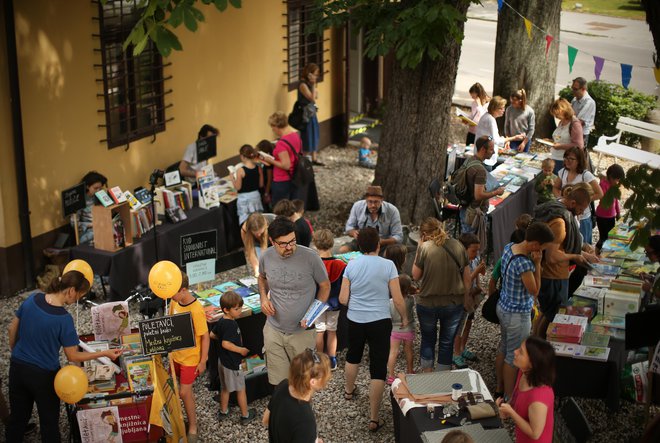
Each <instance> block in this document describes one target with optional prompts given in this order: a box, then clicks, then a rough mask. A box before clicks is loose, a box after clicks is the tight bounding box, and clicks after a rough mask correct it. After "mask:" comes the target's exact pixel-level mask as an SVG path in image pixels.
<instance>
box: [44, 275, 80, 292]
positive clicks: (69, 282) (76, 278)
mask: <svg viewBox="0 0 660 443" xmlns="http://www.w3.org/2000/svg"><path fill="white" fill-rule="evenodd" d="M69 288H73V289H74V291H76V292H77V293H85V292H87V291H89V282H88V281H87V279H86V278H85V276H84V275H83V274H82V272H79V271H69V272H66V273H64V275H62V276H61V277H57V278H55V279H53V280H51V282H50V284H49V285H48V287H47V288H46V293H48V294H56V293H58V292H62V291H66V290H67V289H69Z"/></svg>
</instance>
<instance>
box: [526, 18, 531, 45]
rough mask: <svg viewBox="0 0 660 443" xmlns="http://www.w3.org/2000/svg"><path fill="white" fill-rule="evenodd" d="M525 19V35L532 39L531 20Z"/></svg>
mask: <svg viewBox="0 0 660 443" xmlns="http://www.w3.org/2000/svg"><path fill="white" fill-rule="evenodd" d="M524 20H525V29H527V37H529V41H532V22H530V21H529V19H526V18H525V19H524Z"/></svg>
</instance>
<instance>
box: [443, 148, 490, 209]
mask: <svg viewBox="0 0 660 443" xmlns="http://www.w3.org/2000/svg"><path fill="white" fill-rule="evenodd" d="M478 166H481V167H483V165H482V164H481V160H479V159H477V158H471V159H469V160H466V161H465V162H464V163H463V164H462V165H461V167H460V168H458V169H457V170H455V171H454V172H453V173H452V174H451V177H450V179H449V182H448V183H447V192H446V195H447V200H449V202H450V203H452V204H455V205H461V206H467V205H469V204H470V203H471V202H472V200H474V195H473V194H474V189H470V186H468V182H467V172H468V170H469V169H470V168H472V167H478Z"/></svg>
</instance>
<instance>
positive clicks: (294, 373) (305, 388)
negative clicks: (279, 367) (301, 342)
mask: <svg viewBox="0 0 660 443" xmlns="http://www.w3.org/2000/svg"><path fill="white" fill-rule="evenodd" d="M313 378H315V379H319V380H321V385H322V386H325V384H326V383H327V382H328V380H329V379H330V359H329V358H328V356H327V355H325V354H324V353H322V352H316V350H315V349H309V348H308V349H305V350H304V351H303V352H301V353H300V354H298V355H296V356H295V357H294V358H293V360H292V361H291V365H290V366H289V386H291V387H292V388H293V389H294V390H295V391H296V392H297V393H298V394H301V395H307V394H309V393H310V392H311V390H312V383H311V380H312V379H313Z"/></svg>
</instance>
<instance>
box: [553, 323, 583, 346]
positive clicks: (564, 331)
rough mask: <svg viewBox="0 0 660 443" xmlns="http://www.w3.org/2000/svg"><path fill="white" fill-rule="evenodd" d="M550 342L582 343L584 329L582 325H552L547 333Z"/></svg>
mask: <svg viewBox="0 0 660 443" xmlns="http://www.w3.org/2000/svg"><path fill="white" fill-rule="evenodd" d="M547 337H548V340H552V341H561V342H564V343H580V339H581V338H582V327H581V326H580V325H567V324H563V323H550V325H549V326H548V331H547Z"/></svg>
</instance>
